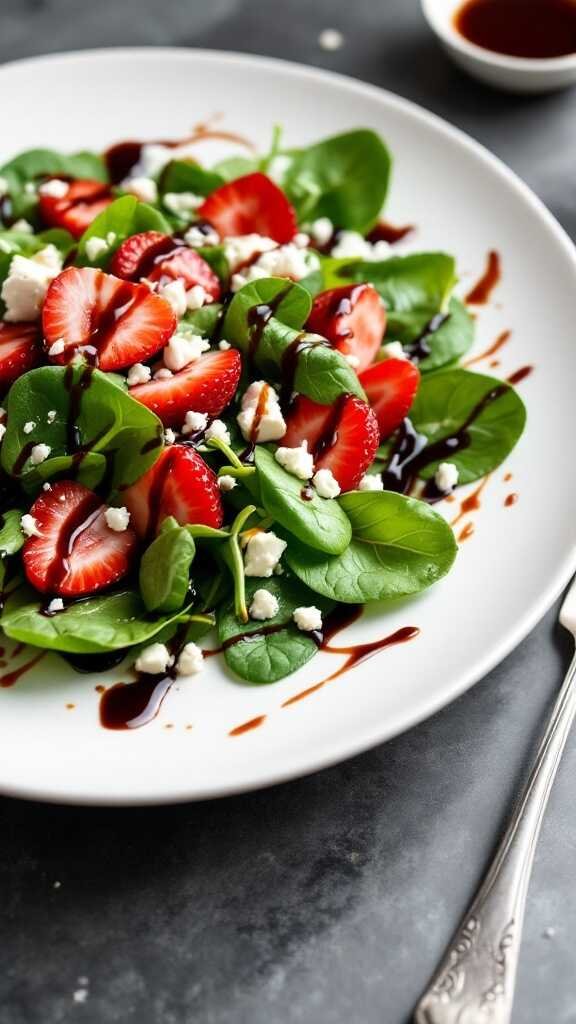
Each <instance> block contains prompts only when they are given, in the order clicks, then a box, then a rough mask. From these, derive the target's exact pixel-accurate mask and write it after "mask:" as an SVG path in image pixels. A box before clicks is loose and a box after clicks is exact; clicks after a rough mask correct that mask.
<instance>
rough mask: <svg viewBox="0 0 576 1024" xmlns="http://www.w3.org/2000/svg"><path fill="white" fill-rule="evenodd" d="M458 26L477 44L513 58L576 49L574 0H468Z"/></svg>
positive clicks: (543, 56) (458, 15)
mask: <svg viewBox="0 0 576 1024" xmlns="http://www.w3.org/2000/svg"><path fill="white" fill-rule="evenodd" d="M454 27H455V29H456V30H457V31H458V32H459V33H460V35H462V36H464V38H465V39H468V40H469V41H470V42H471V43H475V44H476V46H481V47H483V49H485V50H491V51H492V52H495V53H505V54H508V55H509V56H511V57H528V58H532V59H538V58H539V59H547V58H551V57H563V56H566V55H567V54H570V53H574V52H576V4H575V3H574V0H467V2H466V3H464V4H463V5H462V7H460V8H459V10H457V11H456V14H455V15H454Z"/></svg>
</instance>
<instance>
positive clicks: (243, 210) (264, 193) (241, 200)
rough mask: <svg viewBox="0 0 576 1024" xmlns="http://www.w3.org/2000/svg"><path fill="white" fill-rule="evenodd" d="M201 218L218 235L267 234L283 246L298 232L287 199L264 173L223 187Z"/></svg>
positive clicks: (203, 209)
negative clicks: (207, 222) (210, 225)
mask: <svg viewBox="0 0 576 1024" xmlns="http://www.w3.org/2000/svg"><path fill="white" fill-rule="evenodd" d="M198 216H199V217H201V218H202V220H207V221H209V222H210V224H212V225H213V226H214V227H215V228H216V230H217V232H218V234H219V235H221V236H222V237H223V238H226V237H227V236H228V235H251V234H257V235H265V236H266V237H267V238H273V239H274V241H275V242H279V243H280V244H281V245H284V244H285V243H286V242H290V241H291V240H292V239H293V238H294V235H295V234H296V231H297V230H298V227H297V221H296V214H295V212H294V209H293V207H292V206H291V205H290V203H289V202H288V200H287V198H286V196H285V195H284V193H283V192H282V190H281V189H279V188H278V186H277V185H275V184H274V182H273V181H271V180H270V178H267V177H266V175H265V174H261V173H260V172H259V171H256V172H255V173H254V174H245V175H244V177H242V178H236V180H235V181H230V182H228V184H226V185H221V186H220V188H217V189H216V190H215V191H214V192H212V193H211V195H209V196H208V198H207V199H206V200H205V201H204V202H203V203H202V206H201V207H200V208H199V210H198Z"/></svg>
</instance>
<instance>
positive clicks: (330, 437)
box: [282, 395, 379, 491]
mask: <svg viewBox="0 0 576 1024" xmlns="http://www.w3.org/2000/svg"><path fill="white" fill-rule="evenodd" d="M287 426H288V429H287V431H286V434H285V436H284V437H283V438H282V444H283V445H286V446H287V447H289V448H295V447H297V446H298V445H300V444H301V443H302V441H308V447H309V449H310V451H312V452H313V453H314V468H315V470H318V469H329V470H331V472H332V474H333V475H334V476H335V478H336V480H337V481H338V483H339V484H340V487H341V489H342V490H343V491H352V490H354V488H355V487H357V486H358V484H359V482H360V479H361V477H363V476H364V473H365V472H366V470H367V469H368V467H369V466H370V465H371V463H372V462H373V460H374V456H375V454H376V450H377V448H378V442H379V431H378V423H377V420H376V416H375V415H374V413H373V412H372V409H371V408H370V406H369V405H367V404H366V402H363V401H362V400H361V399H360V398H356V397H355V396H354V395H343V396H342V398H340V400H339V401H338V402H336V404H335V405H332V406H330V405H318V404H317V403H316V402H312V401H311V400H310V399H309V398H302V397H300V398H298V399H296V401H295V402H294V404H293V406H292V408H291V410H290V412H289V414H288V418H287Z"/></svg>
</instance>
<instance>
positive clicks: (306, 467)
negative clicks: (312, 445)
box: [274, 441, 314, 480]
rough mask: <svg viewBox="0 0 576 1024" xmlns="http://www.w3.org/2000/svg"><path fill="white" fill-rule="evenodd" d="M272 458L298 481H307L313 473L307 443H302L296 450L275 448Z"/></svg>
mask: <svg viewBox="0 0 576 1024" xmlns="http://www.w3.org/2000/svg"><path fill="white" fill-rule="evenodd" d="M274 458H275V459H276V462H279V463H280V465H281V466H282V467H283V469H285V470H286V471H287V472H288V473H292V476H297V477H298V479H299V480H309V479H310V477H311V476H312V473H313V472H314V456H313V455H312V454H311V453H310V452H309V451H308V441H302V444H300V445H299V446H298V447H297V448H277V449H276V451H275V452H274Z"/></svg>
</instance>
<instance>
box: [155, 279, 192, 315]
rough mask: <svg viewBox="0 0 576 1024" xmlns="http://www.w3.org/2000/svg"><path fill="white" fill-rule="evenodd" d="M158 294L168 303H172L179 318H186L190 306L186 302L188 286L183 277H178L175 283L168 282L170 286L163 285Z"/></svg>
mask: <svg viewBox="0 0 576 1024" xmlns="http://www.w3.org/2000/svg"><path fill="white" fill-rule="evenodd" d="M158 294H159V295H161V297H162V298H163V299H166V302H169V303H170V305H171V306H172V309H173V310H174V312H175V314H176V316H177V317H181V316H184V313H185V312H186V310H187V308H188V304H187V300H186V285H185V284H184V281H183V280H182V278H181V277H177V278H176V279H175V280H174V281H168V284H163V285H161V287H160V288H159V289H158Z"/></svg>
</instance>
